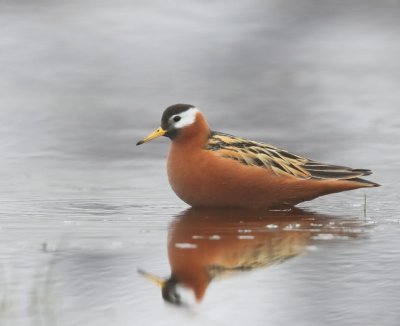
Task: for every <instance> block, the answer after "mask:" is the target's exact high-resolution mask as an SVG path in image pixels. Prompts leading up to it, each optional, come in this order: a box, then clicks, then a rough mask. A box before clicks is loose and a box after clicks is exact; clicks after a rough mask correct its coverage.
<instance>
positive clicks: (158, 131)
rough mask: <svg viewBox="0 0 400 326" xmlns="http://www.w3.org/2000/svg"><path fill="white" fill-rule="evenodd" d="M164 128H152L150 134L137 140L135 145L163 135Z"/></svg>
mask: <svg viewBox="0 0 400 326" xmlns="http://www.w3.org/2000/svg"><path fill="white" fill-rule="evenodd" d="M166 132H167V131H166V130H164V129H163V128H161V127H159V128H158V129H156V130H154V131H153V132H152V133H151V134H150V135H148V136H147V137H146V138H143V139H142V140H140V141H138V142H137V143H136V145H142V144H144V143H147V142H148V141H151V140H153V139H155V138H158V137H161V136H164V135H165V134H166Z"/></svg>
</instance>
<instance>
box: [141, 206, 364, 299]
mask: <svg viewBox="0 0 400 326" xmlns="http://www.w3.org/2000/svg"><path fill="white" fill-rule="evenodd" d="M365 225H368V223H366V222H365V221H362V220H357V219H344V218H339V217H332V216H327V215H322V214H317V213H313V212H307V211H304V210H301V209H293V210H290V211H255V210H238V209H234V210H233V209H232V210H226V209H194V208H190V209H188V210H186V211H184V212H183V213H181V214H180V215H178V216H177V217H176V218H175V219H174V220H173V221H172V223H171V224H170V226H169V232H168V256H169V262H170V266H171V276H170V277H169V278H168V279H163V278H160V277H157V276H155V275H152V274H150V273H147V272H144V271H142V270H140V271H139V272H140V273H141V274H142V275H144V276H145V277H146V278H148V279H149V280H150V281H152V282H153V283H156V284H157V285H159V286H160V287H161V289H162V296H163V298H164V300H166V301H167V302H170V303H174V304H178V305H181V304H184V303H185V300H184V299H183V298H182V295H181V292H180V291H182V289H186V292H187V290H191V291H192V292H193V295H194V299H195V301H197V302H200V301H201V300H202V299H203V297H204V295H205V292H206V290H207V287H208V285H209V284H210V282H212V281H213V280H215V279H218V278H220V277H223V276H227V275H234V274H235V273H234V272H240V271H247V270H251V269H254V268H260V267H266V266H270V265H272V264H277V263H281V262H283V261H285V260H287V259H289V258H291V257H294V256H297V255H299V254H301V253H303V252H304V251H305V250H306V249H307V247H308V246H309V245H310V243H311V242H312V241H315V240H320V239H322V240H330V239H343V238H346V239H347V238H352V237H357V236H359V235H360V234H363V233H364V232H363V227H364V226H365Z"/></svg>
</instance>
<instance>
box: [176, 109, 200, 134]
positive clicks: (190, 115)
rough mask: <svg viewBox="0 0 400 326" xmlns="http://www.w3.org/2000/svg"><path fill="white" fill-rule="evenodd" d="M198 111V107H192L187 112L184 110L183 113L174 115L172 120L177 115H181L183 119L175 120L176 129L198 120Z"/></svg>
mask: <svg viewBox="0 0 400 326" xmlns="http://www.w3.org/2000/svg"><path fill="white" fill-rule="evenodd" d="M197 112H199V110H198V109H197V108H191V109H189V110H187V111H185V112H182V113H179V114H176V115H174V116H172V117H171V120H172V121H173V120H174V117H176V116H180V117H181V120H179V121H178V122H175V124H174V127H175V128H176V129H180V128H183V127H186V126H189V125H191V124H192V123H193V122H194V121H195V120H196V114H197Z"/></svg>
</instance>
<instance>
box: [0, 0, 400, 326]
mask: <svg viewBox="0 0 400 326" xmlns="http://www.w3.org/2000/svg"><path fill="white" fill-rule="evenodd" d="M0 8H1V9H0V27H1V28H0V69H1V74H0V121H1V128H0V153H1V160H0V173H1V183H0V205H1V209H0V324H1V325H7V326H8V325H12V326H15V325H18V326H19V325H68V326H69V325H96V326H97V325H132V324H133V325H136V324H138V325H141V324H144V323H147V324H149V325H187V324H188V323H189V322H190V323H191V324H193V325H204V324H206V323H207V324H210V325H228V324H229V325H239V324H240V325H242V324H243V323H252V324H255V325H265V324H271V325H293V324H294V323H295V324H296V325H320V324H322V323H323V324H326V325H338V324H342V325H366V324H368V325H373V324H375V325H376V324H379V325H398V323H399V320H400V312H399V309H398V303H399V299H400V294H399V293H400V276H399V275H400V274H399V273H398V270H399V268H400V249H399V248H400V237H399V234H400V216H399V209H398V203H399V199H400V196H399V187H398V179H399V172H398V171H399V167H400V165H399V161H400V160H399V158H400V157H399V155H400V154H399V150H398V149H399V146H398V144H399V141H398V139H400V131H399V130H400V128H399V127H400V113H399V112H398V108H399V107H400V93H399V92H398V88H399V85H400V75H399V71H400V61H399V60H398V58H399V54H400V45H399V42H398V35H399V32H400V24H399V22H398V14H399V12H400V5H399V4H397V2H391V1H381V2H380V3H379V7H377V5H376V4H375V2H372V1H352V2H351V4H350V3H348V2H347V1H316V0H309V1H307V0H302V1H283V2H281V1H279V2H277V1H257V0H251V1H247V2H245V3H244V2H243V3H237V4H232V3H231V2H228V1H222V2H218V3H211V2H210V3H205V2H204V3H198V2H196V1H186V2H185V3H179V2H175V4H174V5H171V3H170V2H169V3H168V4H167V3H166V2H162V1H146V2H144V1H135V2H132V1H125V0H117V1H113V2H107V1H96V2H95V1H85V2H84V3H83V2H80V1H68V2H64V3H61V2H60V3H58V4H55V3H53V2H49V1H25V2H24V1H19V2H12V1H3V2H1V4H0ZM176 102H188V103H192V104H196V105H198V106H199V107H200V108H202V110H203V112H204V113H205V114H206V116H207V118H208V120H209V122H210V124H211V126H212V127H213V128H215V129H216V130H219V131H224V132H228V133H232V134H236V135H240V136H243V137H248V138H251V139H256V140H261V141H266V142H270V143H272V144H276V145H279V146H280V147H283V148H287V149H289V150H291V151H294V152H296V153H300V154H303V155H306V156H309V157H311V158H314V159H317V160H320V161H324V162H331V163H336V164H344V165H348V166H354V167H360V168H370V169H371V170H373V171H374V174H373V175H372V176H371V177H370V179H371V180H373V181H375V182H378V183H381V184H382V185H383V187H380V188H376V189H370V190H357V191H352V192H348V193H342V194H336V195H331V196H326V197H323V198H319V199H316V200H314V201H312V202H308V203H304V204H302V205H300V206H299V207H300V209H301V210H300V211H297V210H296V211H292V212H269V213H268V212H257V213H255V212H246V211H233V212H231V211H221V212H220V211H198V210H187V209H188V207H187V206H186V205H185V204H184V203H182V202H181V201H180V200H179V199H178V198H176V197H175V195H174V194H173V192H172V190H170V188H169V185H168V181H167V177H166V172H165V156H166V153H167V150H168V141H167V140H166V139H162V140H158V141H155V142H153V143H150V144H146V145H143V146H141V147H135V143H136V141H137V140H138V139H141V138H142V137H143V136H145V135H147V134H148V133H149V132H150V131H152V130H153V129H154V128H155V127H157V126H158V123H159V120H160V116H161V112H162V110H163V109H164V107H166V106H168V105H170V104H172V103H176ZM365 194H366V198H367V200H366V207H365V201H364V195H365ZM365 209H366V214H365V212H364V210H365ZM288 258H290V259H288ZM182 262H184V264H183V267H182ZM138 269H141V270H144V271H146V272H148V273H151V274H152V275H159V276H162V277H165V278H168V277H170V276H171V271H173V272H174V274H179V273H184V274H185V275H189V276H190V277H191V278H192V279H199V278H201V277H204V275H207V277H208V279H211V282H210V283H209V284H205V283H204V282H203V283H201V282H198V284H200V285H201V286H200V285H198V289H201V290H202V291H203V292H204V294H203V297H202V301H201V303H198V304H197V303H193V304H191V305H189V306H188V305H181V306H179V307H176V306H175V305H170V304H168V303H165V302H164V300H163V299H162V296H161V291H160V289H159V288H157V286H155V285H154V284H152V283H151V282H148V280H146V278H144V277H143V276H142V275H140V274H139V273H138V272H137V271H138Z"/></svg>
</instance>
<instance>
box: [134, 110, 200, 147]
mask: <svg viewBox="0 0 400 326" xmlns="http://www.w3.org/2000/svg"><path fill="white" fill-rule="evenodd" d="M204 126H205V129H207V131H208V125H207V123H206V121H205V119H204V117H203V116H202V114H201V113H200V111H199V110H198V109H197V108H196V107H195V106H193V105H190V104H174V105H171V106H169V107H168V108H166V109H165V111H164V113H163V115H162V117H161V126H160V127H159V128H157V129H156V130H154V131H153V132H152V133H151V134H150V135H148V136H147V137H145V138H143V139H142V140H140V141H138V142H137V144H136V145H141V144H143V143H146V142H148V141H151V140H153V139H155V138H158V137H161V136H165V137H168V138H170V139H171V140H176V139H178V138H180V136H181V135H183V134H186V135H189V134H195V133H198V129H199V128H203V129H204ZM190 131H192V132H190Z"/></svg>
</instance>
